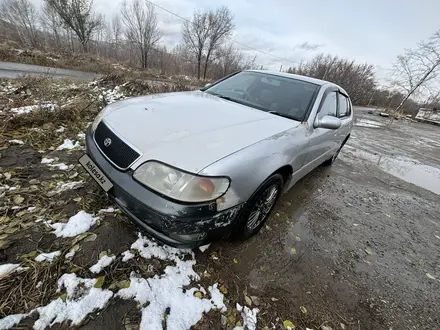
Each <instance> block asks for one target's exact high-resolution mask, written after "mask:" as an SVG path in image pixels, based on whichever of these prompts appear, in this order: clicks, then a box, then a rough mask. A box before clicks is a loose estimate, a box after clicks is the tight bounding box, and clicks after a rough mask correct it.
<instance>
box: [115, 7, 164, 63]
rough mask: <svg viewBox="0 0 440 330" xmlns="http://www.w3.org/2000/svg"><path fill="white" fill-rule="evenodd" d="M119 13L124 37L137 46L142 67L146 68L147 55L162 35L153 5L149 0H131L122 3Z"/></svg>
mask: <svg viewBox="0 0 440 330" xmlns="http://www.w3.org/2000/svg"><path fill="white" fill-rule="evenodd" d="M121 14H122V23H123V24H124V26H125V31H124V33H125V37H126V38H127V40H128V41H129V42H130V43H132V44H134V45H135V47H136V48H137V50H138V55H139V60H140V62H141V66H142V68H147V66H148V55H149V53H150V51H151V49H152V48H153V47H154V46H155V45H156V44H157V43H158V41H159V40H160V38H161V37H162V33H161V31H160V30H159V28H158V25H157V17H156V12H155V11H154V6H153V5H152V4H151V3H149V2H147V3H144V2H141V1H140V0H132V1H131V3H129V4H128V3H127V2H124V3H123V5H122V11H121Z"/></svg>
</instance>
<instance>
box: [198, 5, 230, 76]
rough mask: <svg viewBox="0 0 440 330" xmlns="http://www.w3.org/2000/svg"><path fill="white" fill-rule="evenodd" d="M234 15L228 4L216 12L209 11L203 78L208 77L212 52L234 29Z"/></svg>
mask: <svg viewBox="0 0 440 330" xmlns="http://www.w3.org/2000/svg"><path fill="white" fill-rule="evenodd" d="M233 20H234V16H233V15H232V13H231V12H230V10H229V9H228V7H226V6H222V7H220V8H218V9H217V10H216V11H215V12H213V11H210V12H209V13H208V27H209V31H208V48H207V51H206V59H205V68H204V70H203V79H206V71H207V70H208V64H209V61H210V59H211V56H212V54H213V53H214V51H215V50H216V49H218V47H219V46H220V45H221V44H222V43H223V42H224V40H225V39H226V38H227V37H228V36H230V35H231V33H232V30H233V29H234V23H233Z"/></svg>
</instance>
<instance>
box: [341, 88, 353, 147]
mask: <svg viewBox="0 0 440 330" xmlns="http://www.w3.org/2000/svg"><path fill="white" fill-rule="evenodd" d="M338 94H339V106H338V117H339V119H341V122H342V123H341V128H340V129H339V130H338V140H339V141H341V143H342V142H343V141H344V140H345V138H346V137H347V136H348V134H350V132H351V128H352V126H353V119H352V108H351V102H350V99H349V98H348V96H347V95H345V94H344V93H341V92H339V93H338Z"/></svg>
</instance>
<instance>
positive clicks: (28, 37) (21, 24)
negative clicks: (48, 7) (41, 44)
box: [0, 0, 38, 47]
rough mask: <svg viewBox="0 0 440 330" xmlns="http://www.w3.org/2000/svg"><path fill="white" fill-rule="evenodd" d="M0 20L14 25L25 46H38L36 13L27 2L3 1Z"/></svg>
mask: <svg viewBox="0 0 440 330" xmlns="http://www.w3.org/2000/svg"><path fill="white" fill-rule="evenodd" d="M0 18H1V19H3V20H4V21H6V22H8V23H10V24H12V25H14V26H15V27H16V28H17V32H18V35H19V38H20V41H21V43H22V44H23V45H25V46H33V47H37V46H38V26H37V24H38V12H37V9H36V8H35V6H34V5H33V4H32V3H31V2H30V1H29V0H4V1H3V3H2V4H1V5H0Z"/></svg>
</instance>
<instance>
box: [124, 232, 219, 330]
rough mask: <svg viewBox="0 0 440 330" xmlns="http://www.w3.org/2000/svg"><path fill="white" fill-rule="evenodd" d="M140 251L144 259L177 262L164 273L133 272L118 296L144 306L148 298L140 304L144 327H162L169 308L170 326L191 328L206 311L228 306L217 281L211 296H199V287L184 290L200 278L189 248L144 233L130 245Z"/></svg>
mask: <svg viewBox="0 0 440 330" xmlns="http://www.w3.org/2000/svg"><path fill="white" fill-rule="evenodd" d="M131 248H132V249H136V250H138V251H139V254H140V256H141V257H143V258H145V259H151V258H159V259H163V260H172V261H174V262H175V264H176V265H175V266H167V267H166V268H165V270H164V274H163V275H161V276H159V275H155V276H154V277H153V278H148V279H145V278H140V277H138V275H137V274H135V273H132V274H131V275H130V287H128V288H125V289H121V290H119V292H118V293H117V296H119V297H121V298H123V299H134V300H136V301H137V302H138V303H139V304H140V305H141V306H142V305H145V304H146V303H147V302H149V305H148V306H146V307H142V308H141V313H142V320H141V324H140V329H141V330H147V329H148V330H162V322H163V321H164V313H165V312H166V311H167V310H169V315H168V316H167V318H166V323H167V326H166V328H167V329H168V330H181V329H189V328H191V327H192V326H193V325H194V324H196V323H197V322H198V321H199V320H200V319H201V318H202V316H203V314H204V313H207V312H209V311H210V310H211V309H213V308H218V309H220V310H222V311H224V310H226V307H225V305H224V303H223V294H222V293H221V292H220V291H219V290H218V288H217V285H214V286H212V287H209V288H208V291H209V292H210V294H211V297H212V298H211V299H205V298H203V299H200V298H197V297H195V296H194V293H195V292H197V291H199V289H198V288H191V289H188V290H185V291H183V289H182V288H183V287H185V286H188V285H189V284H191V282H192V280H198V279H199V276H198V275H197V273H196V272H195V271H194V269H193V266H194V265H195V263H196V260H195V259H194V253H192V252H191V251H190V250H181V249H176V248H172V247H169V246H159V245H158V244H157V243H156V242H153V241H150V240H149V239H147V238H145V237H142V236H141V235H140V234H139V238H138V239H137V240H136V242H134V243H133V244H132V246H131ZM185 255H186V256H188V255H190V256H191V257H192V258H191V259H190V260H185V261H183V260H182V259H183V256H185Z"/></svg>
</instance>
